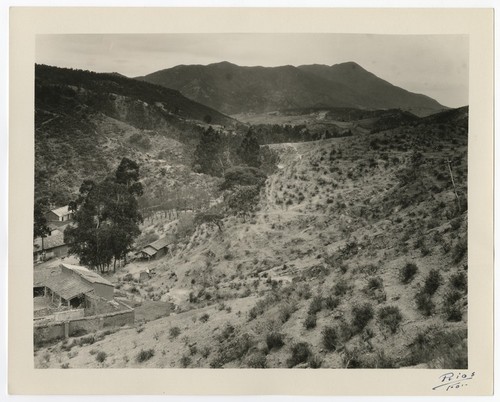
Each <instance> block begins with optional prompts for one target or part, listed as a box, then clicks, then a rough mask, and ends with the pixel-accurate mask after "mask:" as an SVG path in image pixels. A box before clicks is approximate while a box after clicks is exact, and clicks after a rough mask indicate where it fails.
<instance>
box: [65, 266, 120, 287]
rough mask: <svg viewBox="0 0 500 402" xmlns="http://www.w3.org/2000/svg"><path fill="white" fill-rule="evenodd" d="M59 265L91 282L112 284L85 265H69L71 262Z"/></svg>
mask: <svg viewBox="0 0 500 402" xmlns="http://www.w3.org/2000/svg"><path fill="white" fill-rule="evenodd" d="M61 265H62V266H63V267H65V268H67V269H70V270H72V271H73V272H76V273H77V274H78V275H80V276H81V277H82V278H84V279H86V280H87V281H89V282H91V283H102V284H104V285H109V286H114V285H113V284H112V283H111V282H109V281H107V280H106V279H104V278H103V277H102V276H101V275H99V274H97V273H96V272H94V271H91V270H90V269H87V268H85V267H81V266H79V265H71V264H61Z"/></svg>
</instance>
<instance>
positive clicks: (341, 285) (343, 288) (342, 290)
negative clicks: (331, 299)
mask: <svg viewBox="0 0 500 402" xmlns="http://www.w3.org/2000/svg"><path fill="white" fill-rule="evenodd" d="M348 290H349V285H348V284H347V281H345V280H343V279H341V280H340V281H338V282H337V283H336V284H335V286H334V287H333V293H334V294H335V296H344V295H345V294H346V293H347V291H348Z"/></svg>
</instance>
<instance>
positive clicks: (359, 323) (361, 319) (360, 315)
mask: <svg viewBox="0 0 500 402" xmlns="http://www.w3.org/2000/svg"><path fill="white" fill-rule="evenodd" d="M351 313H352V322H351V326H352V328H353V330H354V332H355V333H359V332H361V331H362V330H363V328H365V327H366V325H367V324H368V322H369V321H370V320H371V319H372V318H373V307H372V306H371V304H369V303H365V304H363V305H360V306H354V307H353V308H352V311H351Z"/></svg>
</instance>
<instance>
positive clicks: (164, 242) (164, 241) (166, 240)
mask: <svg viewBox="0 0 500 402" xmlns="http://www.w3.org/2000/svg"><path fill="white" fill-rule="evenodd" d="M173 242H174V236H172V235H167V236H165V237H162V238H161V239H158V240H156V241H154V242H153V243H150V244H148V245H147V246H146V247H153V248H154V249H155V250H157V251H158V250H161V249H162V248H164V247H166V246H168V245H169V244H172V243H173Z"/></svg>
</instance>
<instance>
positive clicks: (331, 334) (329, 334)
mask: <svg viewBox="0 0 500 402" xmlns="http://www.w3.org/2000/svg"><path fill="white" fill-rule="evenodd" d="M321 335H322V342H323V346H324V347H325V349H326V350H328V351H330V352H332V351H334V350H335V349H337V345H338V341H339V336H338V333H337V329H336V328H335V327H326V328H325V329H324V330H323V331H322V333H321Z"/></svg>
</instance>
